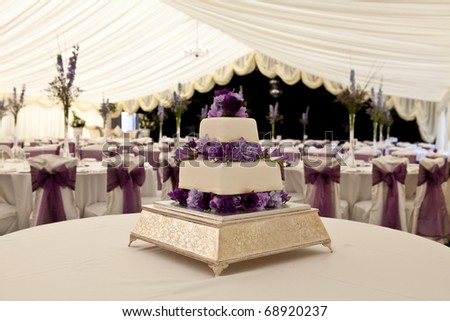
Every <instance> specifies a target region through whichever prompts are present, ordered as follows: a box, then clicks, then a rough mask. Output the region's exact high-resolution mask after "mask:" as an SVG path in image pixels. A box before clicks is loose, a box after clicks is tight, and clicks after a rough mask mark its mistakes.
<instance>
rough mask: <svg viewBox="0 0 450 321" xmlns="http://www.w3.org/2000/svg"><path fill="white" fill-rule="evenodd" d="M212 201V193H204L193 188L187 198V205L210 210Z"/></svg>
mask: <svg viewBox="0 0 450 321" xmlns="http://www.w3.org/2000/svg"><path fill="white" fill-rule="evenodd" d="M210 201H211V193H204V192H200V191H198V190H196V189H191V190H190V191H189V196H188V198H187V207H189V208H193V209H197V210H202V211H206V210H210V209H211V208H210V205H209V203H210Z"/></svg>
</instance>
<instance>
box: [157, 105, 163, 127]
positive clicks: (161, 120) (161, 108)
mask: <svg viewBox="0 0 450 321" xmlns="http://www.w3.org/2000/svg"><path fill="white" fill-rule="evenodd" d="M157 115H158V118H159V123H160V124H162V122H163V121H164V106H162V105H158V112H157Z"/></svg>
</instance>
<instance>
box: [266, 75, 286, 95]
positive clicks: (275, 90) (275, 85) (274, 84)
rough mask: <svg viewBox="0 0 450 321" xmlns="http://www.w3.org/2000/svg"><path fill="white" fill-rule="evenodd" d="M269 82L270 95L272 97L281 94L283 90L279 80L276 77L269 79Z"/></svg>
mask: <svg viewBox="0 0 450 321" xmlns="http://www.w3.org/2000/svg"><path fill="white" fill-rule="evenodd" d="M269 83H270V89H269V93H270V95H272V97H273V98H278V97H280V96H281V94H282V93H283V90H282V89H281V88H280V87H279V85H280V82H279V81H278V79H272V80H270V81H269Z"/></svg>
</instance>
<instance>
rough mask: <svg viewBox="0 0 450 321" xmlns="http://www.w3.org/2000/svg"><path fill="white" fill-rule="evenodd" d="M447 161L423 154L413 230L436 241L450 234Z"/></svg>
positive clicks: (413, 215)
mask: <svg viewBox="0 0 450 321" xmlns="http://www.w3.org/2000/svg"><path fill="white" fill-rule="evenodd" d="M447 181H448V162H447V160H446V159H444V158H441V157H440V158H422V159H420V161H419V179H418V182H417V189H416V197H415V200H414V209H413V214H412V224H411V226H412V228H411V230H412V233H414V234H417V235H420V236H424V237H427V238H430V239H433V240H436V241H440V240H443V241H444V242H445V241H447V238H448V237H449V236H450V216H449V211H448V208H447V202H448V198H450V196H449V195H448V194H447V193H445V191H446V188H447V184H448V183H447Z"/></svg>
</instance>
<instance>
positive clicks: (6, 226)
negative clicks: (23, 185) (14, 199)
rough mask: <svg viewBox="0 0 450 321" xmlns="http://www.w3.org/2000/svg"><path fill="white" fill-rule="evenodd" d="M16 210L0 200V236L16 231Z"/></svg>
mask: <svg viewBox="0 0 450 321" xmlns="http://www.w3.org/2000/svg"><path fill="white" fill-rule="evenodd" d="M17 229H18V221H17V208H16V207H15V206H14V205H11V204H8V203H5V202H3V201H2V200H1V199H0V236H1V235H4V234H7V233H11V232H14V231H17Z"/></svg>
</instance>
